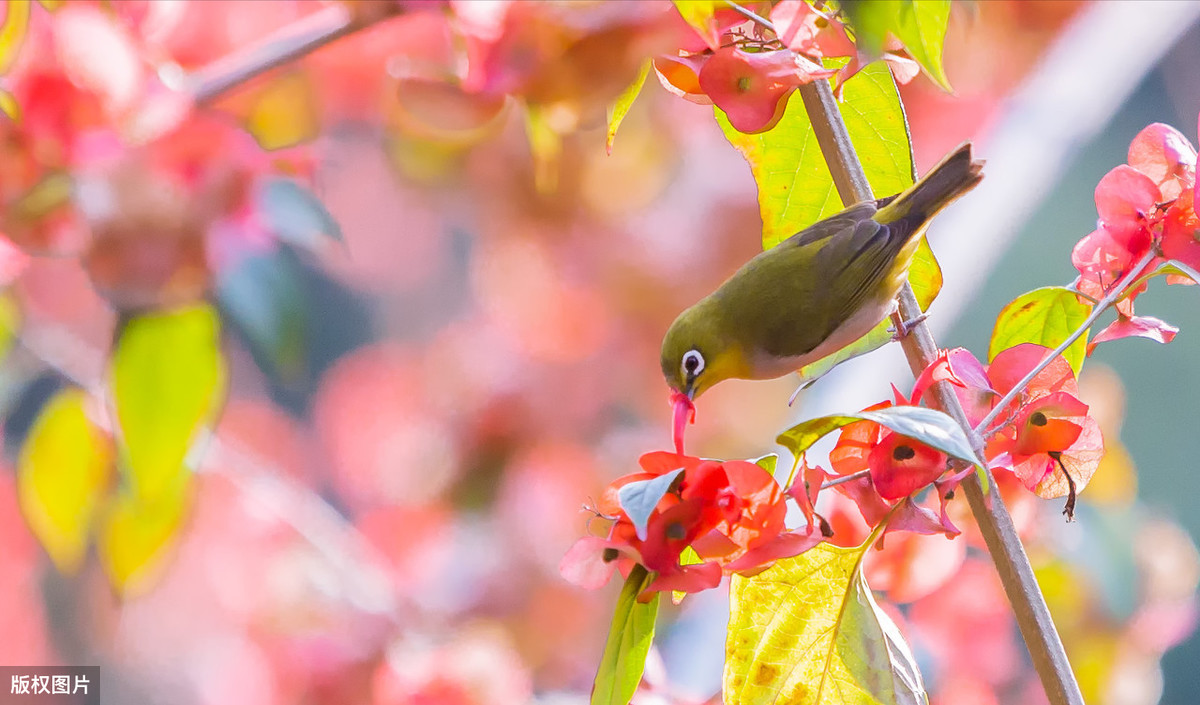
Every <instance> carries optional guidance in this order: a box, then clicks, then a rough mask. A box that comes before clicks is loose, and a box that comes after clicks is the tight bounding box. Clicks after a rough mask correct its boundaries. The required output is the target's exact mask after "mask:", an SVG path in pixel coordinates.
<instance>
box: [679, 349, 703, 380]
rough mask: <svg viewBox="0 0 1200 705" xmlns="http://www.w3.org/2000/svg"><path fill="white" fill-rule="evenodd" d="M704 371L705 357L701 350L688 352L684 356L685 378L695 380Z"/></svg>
mask: <svg viewBox="0 0 1200 705" xmlns="http://www.w3.org/2000/svg"><path fill="white" fill-rule="evenodd" d="M703 371H704V356H703V355H701V354H700V351H699V350H688V351H687V352H685V353H684V354H683V376H684V378H685V379H694V378H695V377H696V376H697V375H699V374H700V373H701V372H703Z"/></svg>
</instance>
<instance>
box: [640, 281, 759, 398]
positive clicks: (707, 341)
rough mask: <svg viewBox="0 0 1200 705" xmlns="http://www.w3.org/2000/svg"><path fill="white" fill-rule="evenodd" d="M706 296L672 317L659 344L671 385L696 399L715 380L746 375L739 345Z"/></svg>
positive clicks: (663, 367) (664, 374)
mask: <svg viewBox="0 0 1200 705" xmlns="http://www.w3.org/2000/svg"><path fill="white" fill-rule="evenodd" d="M710 301H711V300H709V299H706V300H705V301H702V302H700V303H699V304H697V305H695V306H693V307H691V308H689V309H688V310H686V311H684V312H683V313H681V314H680V315H679V318H676V319H675V322H674V323H672V324H671V328H670V329H669V330H668V331H667V335H666V336H665V337H664V338H663V344H662V357H661V360H660V361H661V364H662V372H663V377H665V378H666V380H667V385H668V386H670V387H671V389H673V390H675V391H676V392H679V393H680V394H682V395H684V396H686V397H687V398H688V399H695V398H696V397H698V396H700V395H701V394H702V393H704V391H705V390H707V389H708V388H709V387H711V386H713V385H714V384H716V383H717V382H720V381H723V380H726V379H730V378H732V377H745V376H746V373H747V365H746V359H745V355H744V353H743V351H742V347H741V346H740V345H738V344H737V343H736V341H734V340H733V339H732V337H731V336H730V335H729V334H728V332H727V331H726V330H725V328H726V326H725V325H724V322H723V321H722V319H721V318H720V317H719V316H718V315H717V311H716V310H715V307H713V306H711V305H706V304H709V303H710Z"/></svg>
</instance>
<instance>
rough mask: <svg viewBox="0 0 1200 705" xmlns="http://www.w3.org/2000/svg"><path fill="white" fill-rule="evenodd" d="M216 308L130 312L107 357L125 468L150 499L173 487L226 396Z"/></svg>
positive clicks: (133, 486) (134, 484)
mask: <svg viewBox="0 0 1200 705" xmlns="http://www.w3.org/2000/svg"><path fill="white" fill-rule="evenodd" d="M219 343H220V323H219V321H218V320H217V312H216V311H215V310H214V309H213V307H212V306H209V305H207V304H205V305H201V306H192V307H189V308H183V309H179V310H176V311H170V312H166V313H153V314H146V315H142V316H137V317H134V318H133V319H131V320H130V321H129V322H128V323H127V324H126V325H125V327H124V329H123V330H122V331H121V334H120V338H119V339H118V341H117V346H116V350H115V352H114V353H113V359H112V369H111V375H112V392H113V404H114V407H115V408H116V416H117V421H118V423H119V425H120V431H121V433H120V441H121V444H120V449H121V459H122V461H123V467H122V470H123V471H125V472H127V473H128V474H129V477H128V480H129V485H130V488H131V490H132V491H133V492H135V493H136V494H138V495H139V496H140V497H141V498H143V499H147V500H153V499H155V498H157V497H158V496H159V495H160V494H164V493H170V492H173V491H175V490H174V488H175V487H176V485H177V482H178V478H179V477H180V476H181V475H186V474H187V468H186V467H184V458H185V457H186V456H187V453H188V450H189V449H190V447H191V445H192V443H193V442H194V441H195V439H196V436H197V433H198V432H199V431H200V429H201V428H202V427H203V426H204V425H206V424H207V423H209V422H210V421H211V420H212V418H213V417H214V415H215V414H216V412H217V409H218V407H219V406H220V402H221V400H222V398H223V396H224V387H225V360H224V358H223V357H222V355H221V350H220V345H219Z"/></svg>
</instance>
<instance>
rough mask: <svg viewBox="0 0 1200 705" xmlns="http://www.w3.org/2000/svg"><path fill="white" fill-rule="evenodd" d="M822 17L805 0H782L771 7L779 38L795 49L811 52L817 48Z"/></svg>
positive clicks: (789, 47) (772, 19)
mask: <svg viewBox="0 0 1200 705" xmlns="http://www.w3.org/2000/svg"><path fill="white" fill-rule="evenodd" d="M819 17H822V15H821V13H819V12H817V11H816V10H815V9H814V8H813V6H812V5H809V4H808V3H807V2H805V1H804V0H782V1H781V2H780V3H779V4H777V5H776V6H775V7H773V8H771V22H772V23H773V24H774V25H775V31H776V33H777V34H778V36H779V40H780V41H782V42H783V43H784V45H785V46H786V47H787V48H788V49H791V50H793V51H800V52H804V53H806V54H811V53H812V50H813V49H814V48H815V43H816V39H817V34H818V33H820V31H821V30H820V29H819V28H818V27H817V18H819Z"/></svg>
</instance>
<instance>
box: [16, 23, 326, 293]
mask: <svg viewBox="0 0 1200 705" xmlns="http://www.w3.org/2000/svg"><path fill="white" fill-rule="evenodd" d="M119 10H120V11H115V12H112V13H109V12H105V11H103V10H102V9H101V8H98V7H95V6H92V5H89V4H84V3H79V4H72V5H68V6H63V7H60V8H57V9H56V10H55V11H54V12H53V13H49V12H44V13H43V12H40V11H39V12H38V13H37V14H36V16H35V17H34V18H33V19H34V20H35V21H31V22H30V24H29V27H28V32H29V36H27V37H26V38H25V40H24V42H23V43H20V45H19V51H18V52H17V54H16V56H15V59H14V61H13V63H12V66H11V68H10V69H9V70H8V71H7V72H6V73H5V75H4V77H3V78H4V83H3V86H4V89H5V90H6V91H7V93H6V95H5V96H4V97H5V98H6V99H7V102H6V105H7V110H6V112H7V113H8V116H7V118H4V119H0V141H2V142H3V143H4V144H5V145H6V150H7V151H6V153H5V160H4V161H5V163H6V165H7V166H6V168H5V169H4V170H3V172H0V206H3V208H2V209H0V210H2V214H0V229H2V231H3V234H4V236H5V237H7V238H8V239H10V240H11V241H12V242H13V243H14V244H16V245H17V246H18V247H20V248H21V249H23V250H25V251H26V252H27V253H30V254H34V255H37V254H53V255H59V256H63V255H67V256H78V257H80V258H81V263H82V265H83V267H84V268H85V270H86V271H87V273H88V274H89V276H90V277H91V279H92V282H93V284H94V285H95V287H96V289H97V290H98V291H99V292H100V293H101V294H102V295H104V296H105V297H106V298H107V299H108V300H109V302H110V303H112V304H113V305H114V307H116V308H117V309H120V310H139V309H147V308H156V307H166V306H176V305H180V304H186V303H190V302H194V301H196V300H199V299H201V298H202V297H204V296H205V295H206V294H207V293H208V292H209V288H210V285H211V282H212V278H213V270H214V269H216V268H218V266H220V265H224V264H227V263H228V262H229V260H230V259H232V258H235V257H236V256H237V255H240V254H244V253H246V252H248V251H255V250H260V249H263V248H264V247H267V246H269V245H270V244H271V243H272V238H271V236H270V234H269V233H268V232H267V231H266V228H265V227H264V224H263V218H262V217H261V214H260V213H257V212H256V211H258V210H259V208H258V205H259V204H258V202H257V200H256V189H257V187H259V186H261V184H262V182H261V179H262V177H265V176H268V175H269V174H270V173H271V172H273V171H280V170H283V171H286V172H287V173H296V172H297V171H307V169H308V166H307V163H308V162H307V158H302V159H301V160H300V161H293V162H292V163H290V164H286V165H285V162H284V159H285V155H284V154H282V153H276V154H274V155H271V156H267V155H266V154H264V153H263V151H262V150H261V149H260V148H259V145H257V144H256V143H255V140H254V139H253V138H252V137H251V135H250V133H248V132H246V131H245V130H243V129H241V128H239V126H238V125H237V124H236V123H235V122H234V121H233V120H230V119H228V116H218V115H214V114H212V113H202V112H198V111H197V110H196V105H195V103H194V101H193V99H192V97H191V95H190V94H188V93H187V92H186V91H181V90H174V89H172V88H169V87H168V86H167V85H166V84H165V83H164V82H163V80H162V79H161V78H160V77H159V75H157V74H156V73H154V72H153V71H151V70H150V69H149V67H148V64H149V57H151V56H152V55H153V56H159V57H162V58H165V59H170V58H174V52H173V51H171V48H170V47H165V46H158V45H154V44H153V42H151V41H150V40H149V39H147V38H146V37H145V36H144V34H143V33H141V32H140V31H139V28H140V27H141V25H140V23H142V22H146V21H149V20H147V18H146V17H145V16H144V13H141V12H140V11H138V9H137V8H135V7H133V6H132V4H130V6H122V7H121V8H119ZM161 19H162V18H160V20H161ZM215 156H216V157H219V158H214V157H215ZM294 156H295V155H287V158H288V159H291V157H294ZM280 167H283V169H280Z"/></svg>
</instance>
